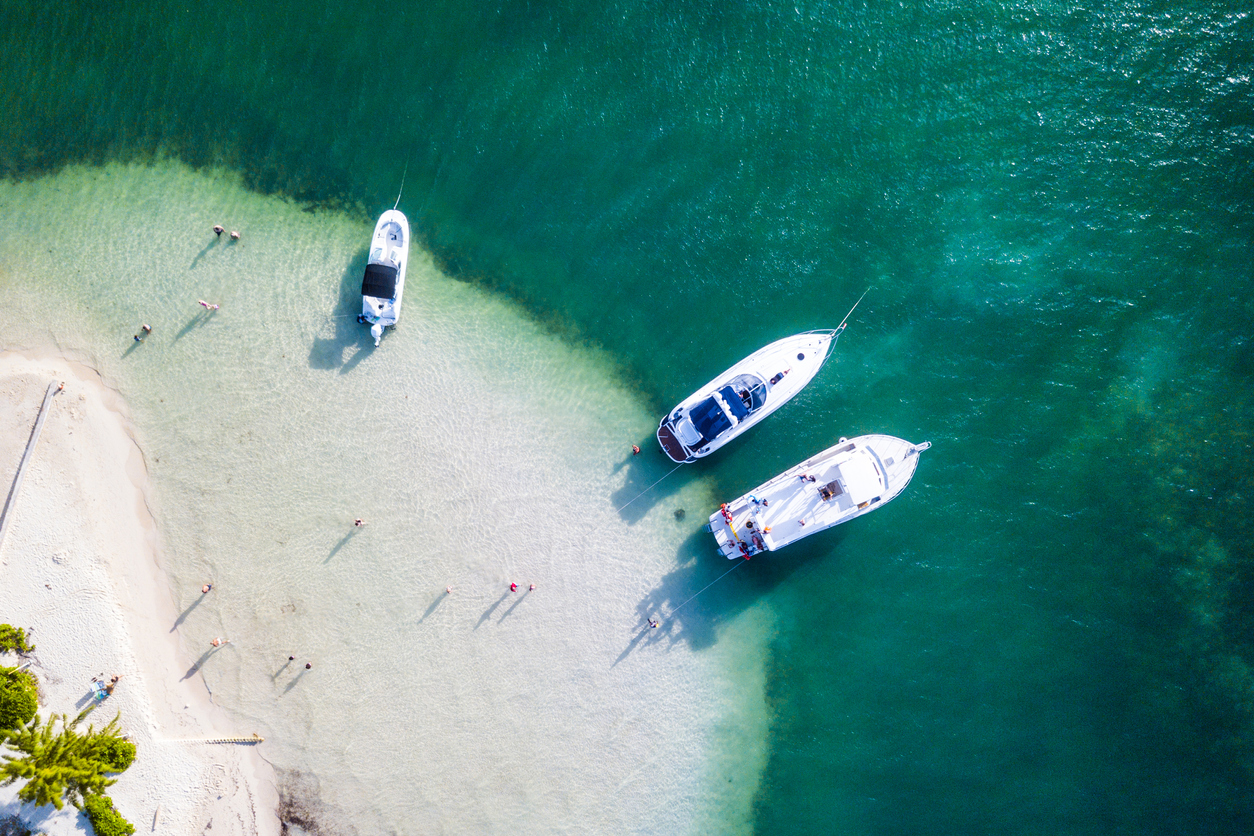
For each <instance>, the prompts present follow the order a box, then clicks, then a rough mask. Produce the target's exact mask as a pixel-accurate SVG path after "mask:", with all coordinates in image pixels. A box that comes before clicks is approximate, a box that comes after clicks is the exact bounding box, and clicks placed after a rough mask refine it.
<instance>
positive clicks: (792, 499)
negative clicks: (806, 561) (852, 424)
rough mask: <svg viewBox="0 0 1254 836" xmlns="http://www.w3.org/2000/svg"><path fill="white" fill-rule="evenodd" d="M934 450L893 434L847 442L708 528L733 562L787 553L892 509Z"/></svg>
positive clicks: (726, 510) (723, 510) (724, 512)
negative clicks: (804, 539)
mask: <svg viewBox="0 0 1254 836" xmlns="http://www.w3.org/2000/svg"><path fill="white" fill-rule="evenodd" d="M931 446H932V444H931V442H929V441H925V442H923V443H922V444H911V443H910V442H909V441H905V440H903V439H900V438H894V437H893V436H891V435H860V436H858V437H857V438H852V439H846V438H842V439H841V440H840V441H839V443H837V444H836V445H835V446H834V447H829V448H827V449H826V450H824V451H823V452H822V453H819V454H818V455H816V456H811V457H810V458H808V459H806V460H805V461H803V462H802V463H801V464H799V465H797V466H796V467H793V468H791V469H789V470H786V471H784V472H783V473H781V474H779V475H778V476H776V477H775V478H774V479H771V480H770V481H769V482H764V483H763V484H761V485H758V486H757V487H756V488H754V489H753V490H752V491H750V492H749V493H747V494H745V495H744V496H742V497H740V498H738V499H734V500H732V501H731V502H728V503H725V504H724V505H722V506H721V507H720V508H719V510H717V511H715V512H714V513H713V514H711V515H710V523H709V525H707V526H706V529H707V530H708V531H710V532H711V533H713V534H714V539H715V540H716V541H717V542H718V548H719V551H720V552H722V554H723V555H724V556H725V557H727V558H728V559H729V560H734V559H736V558H739V557H751V556H753V555H755V554H758V553H760V552H766V551H775V550H776V549H781V548H783V547H784V546H787V545H788V544H790V543H795V542H797V541H798V540H800V539H801V538H802V537H808V536H810V535H811V534H814V533H815V532H818V531H826V530H827V529H829V528H831V527H832V526H837V525H840V524H841V523H846V522H849V521H850V520H852V519H853V518H855V517H860V516H862V515H863V514H869V513H871V512H872V511H874V510H875V509H876V508H881V507H883V506H884V505H886V504H888V503H889V502H890V501H891V500H892V499H893V498H894V497H896V496H897V495H898V494H899V493H901V492H902V490H904V489H905V487H906V485H907V484H909V483H910V478H911V477H912V476H914V471H915V468H917V467H918V465H919V453H921V452H923V451H924V450H927V449H929V448H930V447H931Z"/></svg>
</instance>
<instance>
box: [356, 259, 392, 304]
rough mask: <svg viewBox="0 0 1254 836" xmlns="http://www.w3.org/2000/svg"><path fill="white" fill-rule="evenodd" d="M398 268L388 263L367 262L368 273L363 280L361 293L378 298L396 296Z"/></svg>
mask: <svg viewBox="0 0 1254 836" xmlns="http://www.w3.org/2000/svg"><path fill="white" fill-rule="evenodd" d="M396 274H397V269H396V268H395V267H392V266H389V265H387V264H367V265H366V275H365V277H364V278H363V279H362V280H361V295H362V296H373V297H374V298H376V299H391V298H393V297H394V296H396Z"/></svg>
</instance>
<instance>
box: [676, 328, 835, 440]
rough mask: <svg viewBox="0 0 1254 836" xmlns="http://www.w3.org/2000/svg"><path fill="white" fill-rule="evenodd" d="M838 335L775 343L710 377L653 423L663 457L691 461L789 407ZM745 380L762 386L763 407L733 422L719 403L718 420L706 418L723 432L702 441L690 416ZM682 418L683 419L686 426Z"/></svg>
mask: <svg viewBox="0 0 1254 836" xmlns="http://www.w3.org/2000/svg"><path fill="white" fill-rule="evenodd" d="M842 330H843V326H842V327H841V328H839V329H837V330H835V331H807V332H806V333H804V334H795V335H793V336H791V337H785V338H784V339H782V340H776V341H775V342H773V343H771V344H770V345H768V346H765V347H763V348H761V349H759V350H757V351H755V352H754V353H753V354H750V355H749V356H748V357H746V358H745V359H743V360H741V361H740V362H739V363H737V364H736V365H734V366H732V367H731V368H729V369H727V370H726V371H724V372H723V373H722V374H720V375H718V376H717V377H715V378H714V379H713V380H711V381H710V382H709V383H707V384H706V385H705V386H702V387H701V388H700V389H698V390H697V391H695V392H693V393H692V394H691V395H689V396H688V397H687V398H685V399H684V400H683V401H681V402H680V403H679V404H678V405H677V406H676V407H675V408H674V409H672V410H671V411H670V412H669V413H667V414H666V416H665V417H663V418H662V420H661V421H660V422H659V423H658V429H657V440H658V444H659V445H661V447H662V450H663V452H665V453H666V455H667V456H669V457H670V459H671V461H674V462H679V463H683V462H694V461H696V460H697V459H700V458H703V457H705V456H708V455H710V454H711V453H713V452H714V451H715V450H718V449H720V448H721V447H723V446H725V445H726V444H727V443H728V442H730V441H731V440H732V439H734V438H736V437H738V436H739V435H741V434H742V433H744V432H745V431H747V430H748V429H750V428H751V427H753V426H755V425H756V424H758V423H760V422H761V421H762V420H763V419H764V418H766V416H768V415H770V414H771V413H772V412H774V411H775V410H777V409H779V408H780V407H781V406H783V405H784V404H786V403H788V401H789V400H791V399H792V398H793V397H795V396H796V395H797V393H798V392H800V391H801V390H802V389H804V388H805V386H806V384H808V383H809V382H810V381H811V380H812V379H813V378H814V376H815V375H816V374H818V372H819V369H821V368H822V367H823V364H824V363H825V362H827V358H828V355H829V353H830V350H831V346H832V344H833V343H834V342H835V341H836V340H837V339H838V338H839V336H840V333H841V331H842ZM777 376H778V379H777ZM746 378H754V379H758V380H760V381H761V384H762V388H761V391H762V400H763V402H762V403H761V404H760V406H757V407H756V408H753V410H752V412H750V413H749V414H747V415H743V416H740V417H739V418H736V417H735V414H734V411H733V409H732V408H733V407H735V404H729V403H727V402H726V400H723V401H719V402H718V405H719V411H720V412H721V413H723V415H722V417H721V418H720V417H719V416H718V415H717V414H714V415H712V416H711V417H712V418H713V419H714V420H717V421H720V422H722V423H726V424H728V427H727V429H726V430H724V431H722V432H720V433H719V434H718V435H717V436H715V437H707V436H705V435H704V434H703V433H702V432H701V431H700V430H699V429H697V428H696V427H695V426H694V423H693V421H692V420H691V416H692V415H693V414H694V413H695V411H696V410H698V409H700V408H701V406H702V404H704V403H708V402H709V399H710V398H712V397H714V396H715V395H716V393H718V392H719V391H720V390H721V389H724V388H725V387H726V386H727V385H729V384H730V383H731V382H733V381H737V380H744V379H746ZM736 411H738V410H736ZM685 419H688V420H687V424H686V425H685ZM733 421H734V423H733ZM685 430H686V431H687V434H688V437H687V439H685Z"/></svg>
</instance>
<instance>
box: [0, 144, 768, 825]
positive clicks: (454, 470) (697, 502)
mask: <svg viewBox="0 0 1254 836" xmlns="http://www.w3.org/2000/svg"><path fill="white" fill-rule="evenodd" d="M401 208H402V209H403V208H404V206H402V207H401ZM0 213H2V214H3V223H2V224H0V227H3V230H4V231H3V232H0V270H3V271H4V272H5V273H7V274H8V277H9V278H8V280H7V281H6V282H4V283H2V284H0V334H3V335H5V336H4V338H3V339H4V342H5V344H6V345H7V346H10V347H18V346H21V347H29V346H30V345H32V344H36V343H38V344H48V343H52V344H54V345H56V346H58V347H59V348H61V349H62V350H63V351H66V352H67V353H70V354H73V355H76V356H80V357H82V358H83V359H86V360H87V361H88V362H91V363H92V364H93V365H95V366H96V367H97V368H99V369H101V371H102V373H104V374H105V376H106V378H107V379H109V380H110V381H111V382H113V383H115V384H116V385H118V386H119V387H120V388H121V389H122V391H123V393H124V394H125V396H126V397H127V398H128V401H129V402H130V404H131V407H132V409H133V412H134V415H135V419H136V424H137V426H138V429H139V432H140V435H141V439H140V440H141V443H142V445H143V447H144V450H145V454H146V456H147V457H148V465H149V468H150V470H151V473H152V478H153V480H154V491H153V493H154V497H155V501H156V503H157V507H156V508H155V511H156V515H157V519H158V520H159V522H160V525H161V527H162V532H163V536H164V539H165V544H166V549H167V561H168V564H169V571H170V573H171V575H172V577H173V579H174V581H175V583H176V584H177V585H178V588H177V589H176V590H175V595H176V598H177V599H178V600H179V601H180V602H181V605H182V606H183V607H185V608H189V609H188V611H187V612H186V613H185V618H184V620H183V621H182V624H181V627H180V631H181V634H182V635H183V637H184V640H185V641H186V642H187V645H188V647H189V652H190V654H191V656H192V658H200V659H201V662H200V667H199V669H200V670H201V671H202V672H203V674H204V675H205V677H206V680H207V681H208V683H209V684H210V686H211V687H212V688H213V690H214V693H215V695H216V696H217V698H218V700H219V702H221V703H222V704H223V705H224V706H226V707H227V708H228V709H229V710H231V711H233V712H235V714H236V716H237V717H238V718H239V721H240V724H241V729H240V730H241V732H243V733H249V732H252V731H258V732H260V733H261V734H263V735H264V736H266V737H267V738H268V741H267V744H266V747H267V753H266V754H267V756H268V757H270V758H271V759H272V760H273V761H274V762H275V763H276V765H277V766H279V767H280V768H284V769H295V770H303V771H309V772H312V773H314V774H316V775H317V776H318V778H319V781H320V786H321V792H322V794H323V796H324V798H325V799H326V800H327V801H329V802H331V803H332V804H333V805H335V806H336V807H338V808H339V809H341V810H343V811H344V812H345V813H346V814H347V815H349V816H351V817H352V818H353V819H354V820H355V821H356V822H357V823H358V825H359V827H361V829H362V831H363V832H371V831H372V830H374V829H376V828H377V829H386V828H400V829H402V830H405V829H407V827H412V823H413V822H415V821H428V822H431V823H432V824H433V825H435V824H437V823H438V824H439V826H442V827H444V828H446V829H449V830H452V831H457V830H462V829H464V830H465V831H475V832H478V831H494V830H499V829H504V828H505V827H509V828H511V829H518V828H521V829H523V830H531V831H549V830H565V829H572V828H579V829H586V830H592V831H601V832H683V831H685V830H689V831H692V830H698V831H700V830H706V831H708V830H719V831H722V832H727V831H728V830H729V829H734V827H732V826H733V825H734V826H740V825H741V824H742V823H743V822H745V821H746V820H747V819H748V813H749V804H750V801H751V798H752V794H753V791H754V788H755V787H756V781H757V775H758V773H759V771H760V768H761V765H762V762H763V759H764V753H763V746H764V738H765V733H766V719H765V709H764V706H763V696H762V694H763V691H762V659H763V656H764V652H765V639H766V635H767V632H768V629H769V621H770V618H769V613H768V612H767V611H765V608H764V607H763V606H762V605H758V606H757V607H754V608H751V609H750V610H748V611H747V612H745V613H743V614H741V615H740V616H738V617H737V620H736V621H735V622H734V623H733V625H732V627H731V628H730V629H725V630H723V631H722V632H721V634H720V640H719V641H718V642H717V643H716V644H715V645H714V646H713V647H712V648H708V649H706V650H702V651H700V652H696V653H694V652H692V651H691V649H690V648H689V646H688V644H687V643H686V642H684V641H683V640H682V636H679V635H677V634H675V633H674V632H672V631H675V630H678V629H679V628H678V627H677V626H676V625H675V624H668V625H666V626H665V627H663V628H659V629H658V630H657V631H650V632H649V633H648V634H647V635H646V636H645V638H644V640H642V641H640V642H638V643H634V644H633V639H634V638H635V637H636V635H637V633H638V631H639V630H640V628H641V627H642V626H643V625H642V624H641V615H640V611H639V608H638V607H639V605H640V604H641V602H642V601H644V600H645V599H646V598H647V597H648V596H650V594H651V593H653V592H654V591H655V590H657V589H658V588H659V586H660V585H661V584H662V578H663V576H665V575H667V574H668V573H673V572H674V570H675V565H676V555H677V553H678V552H679V550H680V549H681V545H682V544H683V543H684V542H685V540H687V539H688V538H689V537H690V536H691V535H692V533H693V532H694V531H695V530H699V527H700V524H701V521H702V520H703V519H704V516H705V509H707V508H709V507H712V503H713V498H712V497H711V496H710V494H709V490H708V488H707V487H706V486H705V485H703V483H702V482H701V481H699V480H698V479H696V478H695V477H694V476H693V475H692V474H691V473H690V472H681V473H678V474H675V475H674V476H672V477H671V479H672V480H678V486H677V487H674V488H673V489H672V490H671V491H670V492H667V493H665V494H664V495H658V496H650V497H646V498H645V499H643V500H642V501H641V502H640V503H638V505H637V506H633V509H632V511H633V514H632V515H631V517H630V518H631V519H633V520H634V519H636V517H637V516H639V521H638V522H636V523H635V524H634V525H629V524H628V523H627V522H625V521H624V519H623V517H620V516H619V515H618V514H616V513H615V510H614V504H615V503H614V501H612V500H611V496H612V495H614V494H615V492H616V491H619V492H621V491H622V490H623V488H624V486H625V484H626V483H627V482H628V481H629V480H630V481H631V482H639V483H643V484H647V483H648V482H651V481H652V480H653V478H654V470H656V471H657V474H656V475H661V473H662V472H665V471H664V469H662V468H661V465H660V462H659V461H658V460H659V459H660V457H659V456H657V454H656V452H655V451H654V450H652V449H646V451H645V453H644V454H642V457H641V459H637V460H634V461H626V463H625V460H626V458H627V457H626V456H625V454H626V453H627V448H628V445H629V444H630V443H631V442H632V441H636V440H639V439H641V438H644V437H646V436H647V435H648V434H649V432H650V430H651V428H652V426H653V423H654V417H653V416H651V415H649V414H647V413H646V412H644V411H643V410H642V409H641V408H640V406H639V405H638V404H637V403H636V402H635V401H634V400H633V399H632V398H631V397H630V396H629V394H628V393H626V392H625V391H624V390H623V389H622V388H621V387H620V386H618V385H617V384H615V383H614V381H613V380H612V379H611V377H610V375H609V373H608V371H607V369H608V364H607V363H605V362H604V361H603V359H602V358H600V357H598V356H597V355H596V354H595V353H593V352H589V351H586V350H581V349H575V348H572V347H570V346H568V345H565V344H563V343H562V342H560V341H558V340H556V339H554V338H552V337H550V336H547V335H545V334H544V333H542V332H541V330H540V329H539V328H537V327H536V326H535V325H534V324H533V323H532V322H530V321H529V320H527V319H526V318H525V317H523V316H521V315H520V314H519V313H518V312H517V311H516V310H515V309H513V308H512V306H511V305H509V304H508V303H505V302H503V301H501V300H499V299H496V298H493V297H490V296H485V295H484V294H483V293H482V292H480V291H478V290H477V289H475V288H472V287H469V286H467V285H464V284H462V283H458V282H454V281H451V280H449V279H447V278H445V277H443V276H441V275H440V274H439V273H438V272H437V271H435V270H434V269H433V268H432V266H431V264H430V261H429V260H428V259H424V258H422V257H421V256H418V257H416V258H415V261H414V263H413V264H411V267H410V271H409V277H408V280H407V287H406V296H405V309H404V312H403V315H402V321H401V324H400V326H399V327H398V328H397V329H396V330H395V331H393V332H389V334H388V335H387V336H386V337H385V339H384V343H383V346H382V347H381V348H380V349H378V350H375V349H374V348H373V347H372V346H371V345H370V341H369V338H368V336H367V334H366V329H365V328H363V327H361V326H358V325H357V323H356V322H355V321H354V319H353V317H352V314H353V313H355V310H356V307H357V305H358V304H359V303H358V301H357V299H359V297H355V293H356V289H357V286H358V282H359V274H360V269H361V266H362V265H363V264H364V256H365V247H366V242H367V241H368V237H369V231H370V221H369V220H368V219H354V218H348V217H345V216H341V215H336V214H331V213H316V214H309V213H304V212H301V211H300V210H299V209H297V208H296V207H293V206H291V205H289V204H286V203H284V202H283V201H281V200H277V199H273V198H265V197H261V196H258V195H254V194H250V193H248V192H247V191H245V190H243V189H242V188H240V187H239V186H238V184H237V183H236V181H235V180H234V179H233V178H232V177H230V176H227V175H221V174H218V175H204V174H199V173H195V172H191V171H190V170H188V169H186V168H184V167H182V166H179V165H175V164H161V165H158V166H157V167H155V168H142V167H126V166H115V165H111V166H107V167H105V168H104V169H82V168H72V169H68V170H66V171H64V172H62V173H61V174H59V175H56V176H55V177H51V178H47V179H44V180H38V181H32V182H28V183H21V184H0ZM215 222H221V223H224V224H225V225H226V226H227V227H228V228H233V227H238V228H240V229H241V231H242V232H243V235H244V237H243V240H242V241H241V242H239V243H237V244H231V243H229V242H228V241H226V240H223V239H215V238H213V236H212V233H211V232H210V231H209V228H210V227H211V226H212V224H213V223H215ZM65 230H74V231H75V233H74V234H73V235H65ZM54 233H55V234H54ZM26 276H31V277H38V281H28V280H26V279H24V278H23V277H26ZM32 285H34V286H35V287H36V288H37V290H35V289H32ZM199 298H206V299H209V300H210V301H213V302H218V303H220V304H222V309H221V310H220V311H218V312H217V313H216V314H213V315H211V316H210V315H207V314H205V313H203V310H202V309H201V308H199V307H198V306H197V304H196V300H197V299H199ZM49 311H53V312H55V316H54V318H53V319H52V321H49ZM332 317H335V318H332ZM141 321H147V322H149V323H150V324H152V325H153V326H154V329H155V330H154V332H153V334H152V335H151V336H150V337H149V338H148V339H147V341H146V342H145V343H144V344H143V345H138V346H136V345H134V344H133V343H132V342H131V333H132V332H134V331H135V330H137V329H138V326H139V323H140V322H141ZM672 484H674V483H672ZM679 508H685V509H687V510H688V511H690V512H691V513H689V514H688V515H687V516H686V517H685V519H684V520H683V521H680V520H677V519H676V518H675V516H674V514H673V512H674V511H675V510H677V509H679ZM356 516H362V517H364V518H366V520H367V521H368V525H367V526H366V527H365V528H363V529H360V530H358V529H354V528H353V526H352V524H351V523H352V519H353V518H354V517H356ZM706 559H710V560H713V559H714V558H713V556H712V554H711V555H710V556H708V557H707V558H706ZM694 577H695V576H694ZM703 577H704V576H703ZM207 579H212V580H213V581H214V583H215V591H214V592H213V593H212V594H211V595H210V596H208V597H207V598H204V599H203V600H202V599H201V596H200V593H199V587H200V584H201V583H203V582H204V581H205V580H207ZM510 580H516V581H518V582H519V583H520V584H521V585H522V588H521V589H520V590H519V592H518V593H516V594H513V595H510V594H508V590H507V584H508V583H509V581H510ZM533 580H534V581H535V582H536V583H537V584H538V587H539V588H538V589H537V590H536V591H535V592H534V593H530V594H524V593H525V591H526V587H527V584H528V583H530V582H531V581H533ZM697 583H698V582H697V581H696V580H695V579H694V580H693V581H692V582H691V584H690V585H691V587H692V588H691V591H693V592H695V591H696V589H698V588H699V586H698V585H697ZM448 584H452V585H453V586H454V587H455V592H454V594H453V595H452V596H449V597H447V598H445V597H444V596H443V589H444V587H445V586H446V585H448ZM683 585H684V581H683V577H682V573H681V575H680V582H679V586H678V587H676V588H671V589H668V590H667V592H668V596H667V597H668V599H669V600H671V601H678V600H682V599H683V597H686V595H685V594H684V593H685V592H688V591H689V590H687V589H684V588H681V587H683ZM716 590H717V587H716V588H715V590H711V591H710V592H709V593H706V595H707V596H709V595H714V594H717V592H716ZM645 629H647V628H645ZM215 635H226V636H228V637H229V638H230V639H231V644H230V645H228V646H227V647H226V648H225V649H223V650H220V651H217V652H215V653H212V654H209V655H205V656H203V657H202V650H204V649H207V648H208V642H209V639H210V638H212V637H213V636H215ZM629 648H630V649H631V652H629V653H626V654H625V655H624V651H626V650H628V649H629ZM289 653H295V654H296V655H297V656H298V659H297V662H295V663H293V664H292V665H290V666H287V667H286V668H284V667H283V662H284V661H286V658H287V655H288V654H289ZM306 660H311V661H312V662H313V663H314V668H313V670H311V671H309V672H308V673H302V672H303V671H304V667H303V662H304V661H306ZM184 673H185V672H182V671H180V672H178V674H177V675H179V676H182V675H184ZM730 776H734V780H730V781H729V780H728V777H730Z"/></svg>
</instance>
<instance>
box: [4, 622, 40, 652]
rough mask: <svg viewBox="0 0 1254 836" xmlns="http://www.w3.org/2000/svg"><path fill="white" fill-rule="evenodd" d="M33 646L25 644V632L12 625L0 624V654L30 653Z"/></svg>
mask: <svg viewBox="0 0 1254 836" xmlns="http://www.w3.org/2000/svg"><path fill="white" fill-rule="evenodd" d="M34 649H35V645H33V644H27V643H26V631H25V630H23V629H22V628H21V627H14V626H13V625H12V624H0V653H30V652H31V651H32V650H34Z"/></svg>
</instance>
